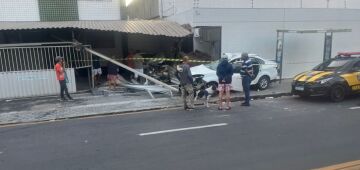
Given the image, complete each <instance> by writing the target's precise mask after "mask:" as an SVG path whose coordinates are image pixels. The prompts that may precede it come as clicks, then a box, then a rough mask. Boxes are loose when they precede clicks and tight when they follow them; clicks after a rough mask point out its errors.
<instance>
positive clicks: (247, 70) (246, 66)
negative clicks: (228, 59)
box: [240, 53, 254, 106]
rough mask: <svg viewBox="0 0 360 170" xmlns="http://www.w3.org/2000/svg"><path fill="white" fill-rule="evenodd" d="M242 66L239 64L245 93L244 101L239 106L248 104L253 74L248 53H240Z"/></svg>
mask: <svg viewBox="0 0 360 170" xmlns="http://www.w3.org/2000/svg"><path fill="white" fill-rule="evenodd" d="M241 60H242V62H243V63H242V66H241V71H240V74H241V77H242V85H243V90H244V93H245V102H244V103H242V104H241V106H250V84H251V79H252V77H253V76H254V74H253V65H252V62H251V60H250V58H249V55H248V53H242V54H241Z"/></svg>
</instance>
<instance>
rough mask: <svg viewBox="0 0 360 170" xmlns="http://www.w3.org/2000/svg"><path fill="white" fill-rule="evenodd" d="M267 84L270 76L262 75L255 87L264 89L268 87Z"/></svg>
mask: <svg viewBox="0 0 360 170" xmlns="http://www.w3.org/2000/svg"><path fill="white" fill-rule="evenodd" d="M269 86H270V78H269V77H268V76H262V77H261V78H260V79H259V81H258V83H257V87H258V88H259V90H266V89H267V88H269Z"/></svg>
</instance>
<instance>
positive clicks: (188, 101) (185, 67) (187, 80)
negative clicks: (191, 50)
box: [176, 56, 194, 110]
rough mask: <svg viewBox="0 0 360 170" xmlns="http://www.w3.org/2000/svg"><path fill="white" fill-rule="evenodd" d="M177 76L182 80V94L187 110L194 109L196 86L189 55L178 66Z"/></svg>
mask: <svg viewBox="0 0 360 170" xmlns="http://www.w3.org/2000/svg"><path fill="white" fill-rule="evenodd" d="M176 77H177V78H178V79H179V81H180V85H181V95H182V98H183V101H184V109H185V110H193V109H194V88H193V78H192V75H191V71H190V65H189V57H187V56H185V57H184V58H183V64H182V65H180V66H178V68H177V73H176Z"/></svg>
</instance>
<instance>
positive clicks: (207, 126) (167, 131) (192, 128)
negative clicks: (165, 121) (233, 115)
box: [139, 123, 228, 136]
mask: <svg viewBox="0 0 360 170" xmlns="http://www.w3.org/2000/svg"><path fill="white" fill-rule="evenodd" d="M226 125H228V124H227V123H219V124H212V125H205V126H195V127H188V128H180V129H170V130H163V131H156V132H149V133H141V134H139V136H148V135H156V134H162V133H171V132H179V131H186V130H194V129H204V128H211V127H219V126H226Z"/></svg>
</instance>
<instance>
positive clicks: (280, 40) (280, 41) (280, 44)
mask: <svg viewBox="0 0 360 170" xmlns="http://www.w3.org/2000/svg"><path fill="white" fill-rule="evenodd" d="M284 35H285V33H284V32H282V31H278V32H277V43H276V62H277V63H278V64H279V68H278V70H279V77H280V81H279V83H281V81H282V69H283V56H284Z"/></svg>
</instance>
